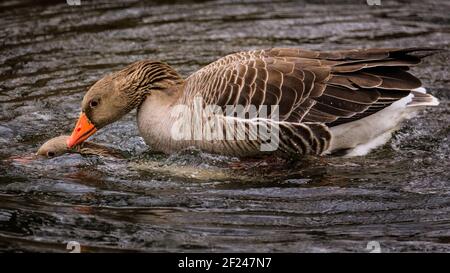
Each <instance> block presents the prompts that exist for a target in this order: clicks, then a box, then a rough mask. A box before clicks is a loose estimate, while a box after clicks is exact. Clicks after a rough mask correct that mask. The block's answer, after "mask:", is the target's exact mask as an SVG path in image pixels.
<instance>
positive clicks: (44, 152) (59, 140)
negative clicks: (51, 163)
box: [36, 136, 70, 157]
mask: <svg viewBox="0 0 450 273" xmlns="http://www.w3.org/2000/svg"><path fill="white" fill-rule="evenodd" d="M68 139H69V136H58V137H55V138H52V139H50V140H48V141H47V142H45V143H44V144H42V146H41V147H40V148H39V150H38V151H37V153H36V155H41V156H45V157H56V156H60V155H63V154H65V153H68V152H70V149H69V148H68V147H67V144H66V142H67V140H68Z"/></svg>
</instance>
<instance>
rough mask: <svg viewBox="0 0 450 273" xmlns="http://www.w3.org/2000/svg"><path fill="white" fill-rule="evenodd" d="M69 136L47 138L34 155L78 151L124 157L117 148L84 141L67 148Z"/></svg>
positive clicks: (51, 155)
mask: <svg viewBox="0 0 450 273" xmlns="http://www.w3.org/2000/svg"><path fill="white" fill-rule="evenodd" d="M69 138H70V136H65V135H63V136H58V137H54V138H52V139H50V140H48V141H47V142H45V143H44V144H42V146H41V147H40V148H39V150H38V151H37V152H36V155H38V156H44V157H47V158H52V157H57V156H61V155H63V154H66V153H79V154H82V155H98V156H106V157H115V158H123V157H124V155H123V154H122V152H120V151H118V150H115V149H113V148H109V147H106V146H103V145H100V144H96V143H92V142H84V143H81V144H78V145H75V146H74V147H72V148H69V147H68V146H67V141H68V140H69Z"/></svg>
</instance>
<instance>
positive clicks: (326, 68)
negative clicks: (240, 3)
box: [74, 48, 437, 156]
mask: <svg viewBox="0 0 450 273" xmlns="http://www.w3.org/2000/svg"><path fill="white" fill-rule="evenodd" d="M434 51H435V50H434V49H429V48H407V49H397V48H391V49H386V48H385V49H366V50H362V49H361V50H340V51H328V52H318V51H309V50H302V49H295V48H274V49H269V50H254V51H248V52H240V53H235V54H231V55H228V56H226V57H223V58H221V59H219V60H217V61H216V62H213V63H211V64H209V65H207V66H206V67H204V68H202V69H200V70H199V71H197V72H195V73H194V74H192V75H191V76H189V77H188V78H187V79H185V80H183V79H182V78H181V77H180V76H179V75H178V74H177V73H176V72H175V71H174V70H173V69H172V68H170V67H169V66H168V65H166V64H163V63H160V62H154V61H140V62H136V63H134V64H131V65H130V66H128V67H127V68H125V69H124V70H122V71H119V72H116V73H114V74H112V75H109V76H107V77H105V78H104V79H102V80H100V81H99V82H97V83H96V84H95V85H94V86H93V87H92V88H91V89H90V90H89V92H88V93H87V94H86V96H85V97H84V99H83V104H82V109H83V112H84V113H86V116H87V118H88V120H89V122H90V123H92V124H93V126H95V127H96V128H101V127H103V126H104V125H106V124H109V123H111V122H114V121H115V120H117V119H118V118H120V117H121V116H123V115H124V114H125V113H127V112H129V111H130V110H131V109H133V108H135V107H138V125H139V129H140V132H141V135H142V136H143V138H144V140H145V141H146V142H147V143H148V144H149V145H151V146H152V147H153V148H154V149H157V150H160V151H163V152H168V153H170V152H173V151H176V150H179V149H182V148H186V147H188V146H196V147H198V148H200V149H203V150H206V151H209V152H213V153H220V154H227V155H235V156H247V155H256V154H261V153H264V152H262V151H260V149H258V147H260V146H261V144H262V142H263V140H261V139H256V140H209V141H208V140H205V139H202V140H195V139H193V140H192V139H191V140H174V139H173V137H172V136H171V133H170V130H171V128H172V125H173V124H174V122H176V118H180V116H179V115H178V116H177V115H171V114H170V113H171V110H173V108H174V107H175V106H176V105H185V106H187V107H190V108H193V104H194V101H195V98H196V97H201V98H202V103H203V104H202V106H205V105H215V106H217V107H219V108H220V109H222V110H223V112H225V111H226V109H227V107H231V108H233V107H235V108H236V107H237V106H243V108H244V109H249V107H251V106H256V109H257V111H258V114H262V113H260V112H259V111H260V109H262V108H261V106H269V109H270V106H274V105H276V106H277V107H278V113H279V116H278V117H275V116H274V112H272V111H271V110H269V111H268V115H267V116H266V118H265V119H264V120H258V121H257V123H258V126H262V127H268V126H270V125H271V124H275V123H276V124H277V125H279V129H280V134H279V135H280V138H279V140H280V145H279V147H278V149H277V150H276V151H271V152H274V153H277V154H279V155H282V156H292V155H304V154H316V155H321V154H324V153H332V152H333V151H336V150H342V149H352V148H355V147H357V146H358V145H362V144H365V143H368V142H370V141H371V139H373V138H375V137H377V136H380V135H382V134H384V133H387V132H391V131H392V130H393V129H395V128H397V127H398V126H397V124H392V126H390V127H389V126H387V127H386V128H384V127H383V126H381V127H380V126H378V127H375V128H373V132H369V133H367V134H365V136H361V135H358V134H357V133H356V134H355V133H353V134H352V132H349V133H348V135H344V134H343V133H342V132H343V131H345V130H343V129H342V128H343V127H342V126H343V125H346V124H349V125H354V124H358V126H360V127H361V126H364V123H363V122H357V123H355V122H356V121H361V120H363V121H365V120H367V121H369V120H371V119H365V118H367V117H369V116H371V117H373V118H374V117H377V116H381V118H388V117H383V116H382V115H374V114H375V113H377V112H380V111H381V110H383V109H385V108H387V107H389V106H390V105H392V104H393V103H394V102H397V101H400V100H402V99H404V98H406V97H408V96H409V95H410V94H413V95H412V96H410V97H408V100H409V101H405V105H404V106H405V107H406V106H413V105H415V106H418V105H421V106H425V105H435V104H436V103H437V100H436V99H435V98H434V97H433V96H431V95H428V94H424V93H420V95H419V93H418V92H415V91H414V92H412V90H414V89H417V88H419V87H421V82H420V80H419V79H417V78H416V77H415V76H413V75H412V74H411V73H409V72H408V68H409V67H410V66H414V65H417V64H418V63H419V62H420V60H421V58H423V57H425V56H427V54H428V55H429V54H431V53H433V52H434ZM414 94H416V95H415V96H414ZM93 100H95V101H97V102H99V103H98V105H97V104H96V105H95V107H92V105H90V103H91V102H92V101H93ZM100 101H101V103H100ZM405 107H403V108H405ZM403 108H402V109H403ZM410 108H411V107H410ZM411 109H412V108H411ZM398 111H399V115H401V118H400V117H399V120H398V122H400V121H401V120H403V119H405V118H407V117H409V113H410V112H413V111H412V110H411V111H410V110H408V113H406V112H404V111H403V110H401V111H403V112H401V113H400V108H399V110H398ZM219 118H220V119H222V120H223V121H224V122H225V123H227V122H229V121H230V120H231V118H230V117H229V116H227V115H225V114H224V115H222V116H220V117H219ZM233 121H234V122H237V123H241V124H243V125H244V127H245V126H248V125H249V124H250V123H252V122H256V121H255V120H254V119H253V120H252V119H251V118H250V117H244V118H239V119H234V120H233ZM199 122H204V120H201V119H200V121H199ZM352 122H353V123H352ZM371 122H377V120H374V119H373V120H372V121H371ZM187 125H189V126H190V127H192V128H194V127H195V126H198V124H187ZM187 125H186V126H187ZM339 126H341V127H339ZM367 126H370V124H368V125H367ZM333 128H336V129H333ZM348 128H350V127H348ZM191 130H193V129H191ZM364 130H366V128H364ZM246 133H247V134H249V133H248V132H247V131H246ZM74 134H75V133H74ZM75 138H76V137H75ZM342 138H354V141H353V142H352V141H347V139H346V140H345V141H343V139H342ZM338 143H339V144H338ZM342 143H345V144H342Z"/></svg>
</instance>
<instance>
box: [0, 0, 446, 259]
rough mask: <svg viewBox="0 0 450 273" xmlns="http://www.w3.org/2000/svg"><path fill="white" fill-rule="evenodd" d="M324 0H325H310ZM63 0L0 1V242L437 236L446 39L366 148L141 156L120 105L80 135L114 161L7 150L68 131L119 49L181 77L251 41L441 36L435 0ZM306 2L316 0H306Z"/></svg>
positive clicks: (235, 242)
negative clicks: (286, 155)
mask: <svg viewBox="0 0 450 273" xmlns="http://www.w3.org/2000/svg"><path fill="white" fill-rule="evenodd" d="M323 2H324V3H325V1H323ZM333 2H334V4H332V5H331V4H324V3H320V2H319V3H317V1H305V2H291V1H280V2H278V3H273V2H269V1H267V2H263V3H260V2H258V3H256V1H247V2H245V3H238V2H237V1H236V2H230V1H213V2H209V1H208V2H207V1H205V2H185V1H171V2H170V4H166V3H164V2H162V1H157V2H155V3H154V4H143V3H139V2H138V1H108V2H98V1H96V4H93V3H91V2H89V1H84V0H81V6H68V5H66V4H65V3H64V1H54V2H53V1H45V2H44V4H42V5H39V6H37V5H36V4H35V3H34V2H33V1H14V0H8V1H2V3H1V4H0V7H1V9H0V10H1V11H0V22H1V25H2V28H1V29H0V37H1V41H2V46H1V49H0V64H1V65H0V105H1V111H0V250H2V251H51V252H53V251H67V250H66V249H65V246H66V243H67V242H68V241H78V242H79V243H80V244H81V245H82V251H94V252H95V251H146V252H148V251H150V252H151V251H187V252H189V251H212V252H214V251H238V252H241V251H264V252H265V251H278V252H284V251H287V252H300V251H308V252H311V251H312V252H330V251H344V252H347V251H348V252H366V251H367V250H366V245H367V243H368V242H369V241H378V242H379V243H380V245H381V250H382V251H383V252H399V251H436V252H441V251H449V250H450V244H449V243H450V206H449V205H450V199H449V197H450V174H449V162H450V161H449V151H450V148H449V140H448V138H449V132H450V127H449V120H450V111H449V109H450V108H449V101H450V100H449V98H450V95H449V92H448V87H449V79H450V73H449V69H448V63H449V56H450V55H449V53H448V52H445V53H442V54H439V55H436V56H433V57H430V58H428V59H426V60H425V62H424V63H422V64H421V65H419V66H418V67H416V68H414V69H413V71H414V73H415V74H417V75H420V78H421V79H422V80H423V82H424V84H425V86H427V87H428V88H429V90H430V91H431V93H432V94H434V95H435V96H436V97H438V98H439V99H440V100H441V104H440V105H439V106H438V107H434V108H429V109H428V110H426V111H425V112H423V113H421V114H420V115H419V117H418V118H416V119H414V120H411V121H409V122H407V123H406V124H405V125H404V126H403V127H402V129H401V130H400V131H399V132H398V133H397V134H396V135H395V137H394V139H393V140H392V141H391V142H390V143H388V144H387V145H385V146H384V147H383V148H380V149H377V150H376V151H374V152H373V153H372V154H370V155H368V156H366V157H357V158H350V159H349V158H329V157H325V158H322V159H317V158H307V159H305V160H303V161H300V162H296V163H289V164H279V163H276V162H275V163H273V162H272V163H270V162H269V163H267V162H263V163H257V162H244V163H239V162H238V159H236V158H226V157H221V156H214V155H208V154H203V153H201V152H198V151H187V152H182V153H179V154H175V155H171V156H166V155H159V154H154V153H152V152H151V151H149V150H148V149H147V148H146V146H145V145H144V143H143V141H142V139H141V138H140V137H139V135H138V133H137V128H136V123H135V112H133V113H132V114H129V115H127V116H126V117H125V118H124V119H122V120H121V121H120V122H118V123H116V124H113V125H111V126H109V127H107V128H104V129H102V130H101V132H99V133H97V134H96V135H95V137H93V138H92V139H93V141H95V142H97V143H101V144H107V145H110V146H112V147H114V148H120V149H122V150H124V151H127V152H129V153H130V154H131V156H129V157H128V158H126V159H123V160H119V159H110V158H102V157H95V156H80V155H64V156H62V157H59V158H55V159H50V160H45V159H38V160H28V161H27V160H18V159H17V157H21V158H23V157H26V156H29V155H31V154H32V153H34V152H35V151H36V150H37V148H38V147H39V146H40V145H41V144H42V143H43V142H45V140H47V139H49V138H52V137H55V136H58V135H60V134H67V133H70V131H71V129H72V127H73V126H74V123H75V121H76V119H77V117H78V114H79V111H80V110H79V109H80V102H81V99H82V97H83V94H84V92H85V91H86V90H87V88H88V87H89V86H90V85H92V84H93V83H94V82H95V81H96V80H97V79H99V78H100V77H102V76H103V75H105V74H106V73H109V72H111V71H114V70H117V69H120V68H122V67H123V66H125V65H126V64H128V63H131V62H133V61H136V60H141V59H145V58H152V59H160V60H164V61H166V62H168V63H169V64H171V65H173V66H174V67H175V68H176V69H177V70H179V71H180V72H181V73H182V74H184V75H189V74H190V73H191V72H193V71H196V70H197V69H199V68H200V67H202V66H203V65H206V64H207V63H209V62H211V61H214V60H216V59H217V58H219V57H221V56H224V55H226V54H228V53H230V52H234V51H239V50H247V49H248V50H250V49H255V48H268V47H273V46H278V47H283V46H285V47H303V48H308V49H322V50H330V49H343V48H353V47H407V46H432V47H438V48H446V49H450V46H449V44H450V16H449V13H448V11H449V10H450V3H449V2H448V1H418V2H415V3H410V1H386V0H382V1H381V2H382V5H381V6H368V5H366V4H365V3H364V1H358V2H360V3H357V4H355V3H353V4H351V1H333ZM313 3H316V4H313Z"/></svg>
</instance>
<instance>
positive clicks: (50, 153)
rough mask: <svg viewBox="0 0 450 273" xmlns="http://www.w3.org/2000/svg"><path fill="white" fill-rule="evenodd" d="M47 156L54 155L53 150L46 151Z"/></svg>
mask: <svg viewBox="0 0 450 273" xmlns="http://www.w3.org/2000/svg"><path fill="white" fill-rule="evenodd" d="M47 156H48V157H54V156H55V152H52V151H48V152H47Z"/></svg>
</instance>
